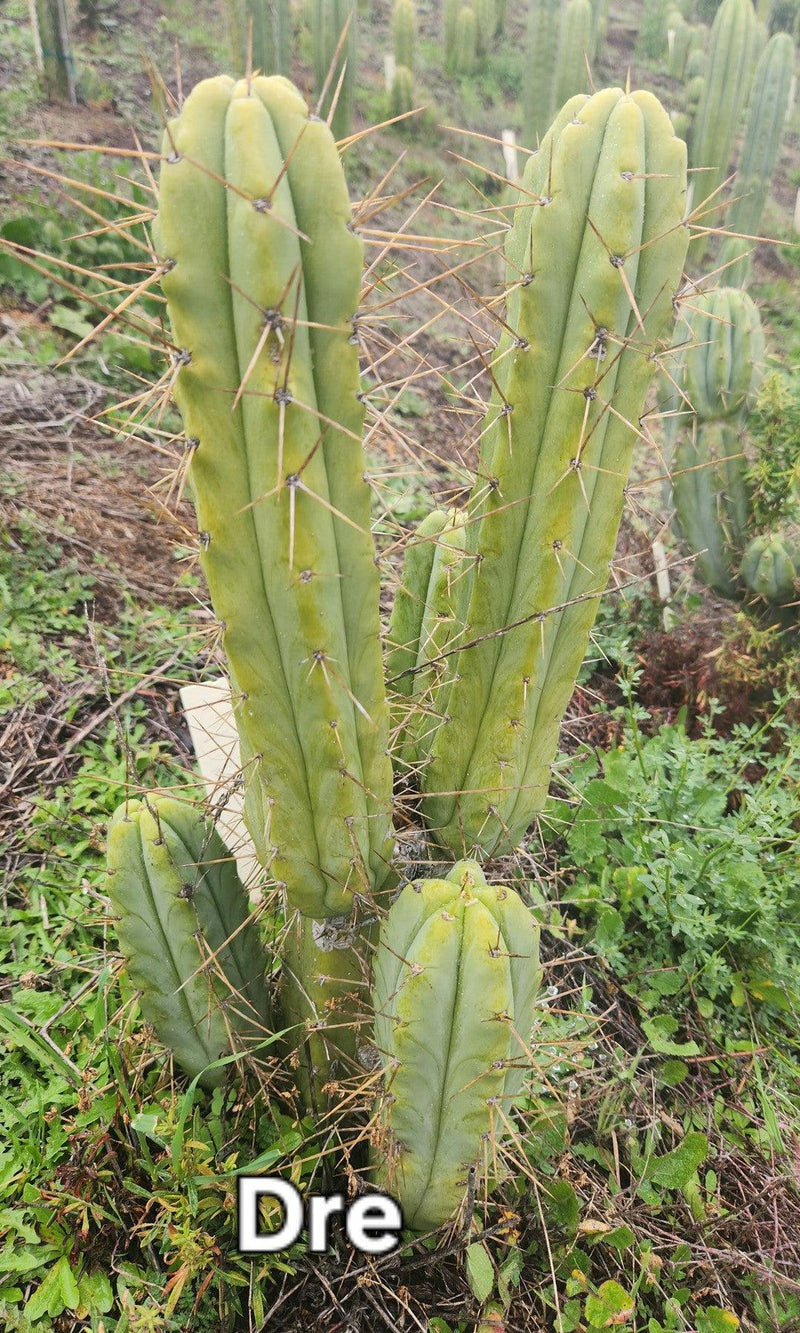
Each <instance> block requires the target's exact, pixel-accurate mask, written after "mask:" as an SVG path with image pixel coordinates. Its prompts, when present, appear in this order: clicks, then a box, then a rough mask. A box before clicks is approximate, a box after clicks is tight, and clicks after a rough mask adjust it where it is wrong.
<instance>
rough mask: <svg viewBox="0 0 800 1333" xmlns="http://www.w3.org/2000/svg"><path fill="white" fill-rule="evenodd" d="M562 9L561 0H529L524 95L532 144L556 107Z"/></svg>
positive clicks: (526, 122) (548, 123)
mask: <svg viewBox="0 0 800 1333" xmlns="http://www.w3.org/2000/svg"><path fill="white" fill-rule="evenodd" d="M559 13H560V4H559V0H530V5H529V8H528V37H527V43H528V45H527V53H526V62H527V77H526V78H525V80H524V84H523V91H522V95H523V111H524V116H525V138H526V141H527V143H528V144H530V145H531V146H532V147H535V146H536V144H538V143H539V142H540V140H542V139H543V138H544V136H545V133H546V131H547V129H548V127H549V125H550V121H551V120H552V119H553V112H554V111H555V72H556V69H557V66H558V36H559Z"/></svg>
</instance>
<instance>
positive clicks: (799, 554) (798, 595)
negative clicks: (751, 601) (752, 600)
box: [741, 526, 800, 609]
mask: <svg viewBox="0 0 800 1333" xmlns="http://www.w3.org/2000/svg"><path fill="white" fill-rule="evenodd" d="M741 576H742V578H743V580H744V582H745V584H746V585H747V587H748V588H749V589H750V591H751V592H752V593H754V594H755V595H756V596H757V597H761V598H763V599H764V601H765V602H770V603H771V604H773V605H774V606H788V605H790V604H793V605H794V607H795V608H796V609H797V608H800V587H799V586H798V581H799V580H800V526H798V527H797V528H796V529H794V530H791V529H789V528H787V529H786V530H785V531H777V532H768V533H763V534H762V535H761V536H760V537H755V538H754V539H753V541H751V542H750V544H749V546H748V547H747V549H746V551H745V553H744V555H743V556H742V564H741Z"/></svg>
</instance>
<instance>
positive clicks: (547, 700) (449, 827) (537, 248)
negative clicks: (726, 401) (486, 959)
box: [422, 89, 688, 855]
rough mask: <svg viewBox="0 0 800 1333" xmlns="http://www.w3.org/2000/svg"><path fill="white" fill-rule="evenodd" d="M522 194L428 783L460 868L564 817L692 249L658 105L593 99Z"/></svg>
mask: <svg viewBox="0 0 800 1333" xmlns="http://www.w3.org/2000/svg"><path fill="white" fill-rule="evenodd" d="M521 189H522V193H521V196H520V202H519V204H518V205H517V206H516V208H515V210H514V222H513V227H512V229H511V232H510V233H509V237H508V240H507V250H506V253H507V258H508V301H507V308H506V316H505V324H504V329H505V332H504V334H503V336H502V338H501V340H500V344H499V349H498V357H497V360H496V363H495V366H494V368H493V380H494V385H495V389H494V393H493V397H492V403H491V406H490V409H489V413H488V416H487V421H486V424H485V425H484V428H483V431H482V440H481V455H480V462H479V467H478V476H479V480H478V482H477V483H476V487H475V489H474V490H473V494H472V497H471V501H470V505H469V506H468V508H469V526H468V531H469V533H470V534H471V535H470V539H469V545H468V553H469V554H470V555H471V556H472V557H474V564H475V574H474V580H473V586H472V591H471V596H470V602H469V608H468V612H467V615H466V622H467V624H468V625H469V638H468V639H466V640H462V641H461V648H460V651H459V652H458V653H457V654H456V661H455V663H454V665H453V674H452V684H451V685H450V688H449V695H448V701H447V709H446V712H445V711H444V710H442V709H439V710H438V711H439V716H440V725H439V727H438V729H437V731H436V734H435V735H434V736H433V738H432V742H431V747H430V755H429V763H428V764H427V766H426V768H425V769H424V771H423V774H422V779H423V793H424V798H425V799H424V801H423V810H424V814H425V818H426V821H427V823H428V826H429V828H430V829H431V831H432V833H433V836H434V838H436V839H437V840H438V841H439V842H440V843H441V845H443V846H444V847H446V848H448V850H449V851H450V852H451V854H463V853H465V852H471V851H472V849H473V848H480V849H481V850H482V852H483V854H485V855H496V854H499V853H500V852H501V851H502V852H508V851H511V850H512V849H513V848H514V847H515V846H516V845H517V843H518V842H519V840H520V838H521V837H522V835H523V834H524V833H525V831H526V830H527V829H528V828H529V827H530V824H531V822H532V820H533V818H534V817H535V815H536V813H537V811H539V810H540V809H541V807H542V804H543V802H544V800H545V799H546V796H547V790H548V786H549V781H550V765H551V763H552V761H553V758H554V756H555V752H556V747H557V742H558V730H559V726H560V722H561V718H562V715H563V713H564V710H565V708H566V706H567V704H568V702H569V699H570V696H571V694H572V690H573V687H574V683H575V678H576V675H577V672H578V669H579V667H580V663H581V660H582V657H583V654H584V651H585V647H586V643H587V641H588V635H589V631H590V629H591V626H592V623H593V621H594V617H595V614H596V610H597V603H598V598H599V597H600V595H601V594H602V592H603V590H604V589H605V586H606V583H607V580H608V574H609V561H610V560H611V558H612V556H613V553H614V547H615V543H616V536H617V531H618V527H619V522H620V518H621V514H622V508H623V505H624V501H625V487H626V482H627V477H628V472H629V468H630V463H631V458H632V453H633V447H634V444H635V442H636V439H637V436H638V430H639V427H638V422H639V418H640V417H641V415H642V412H643V408H644V399H645V394H646V392H647V388H648V385H649V383H650V379H651V377H652V375H653V373H654V370H655V364H656V362H655V360H654V357H655V354H656V353H657V351H658V349H659V347H660V345H661V340H662V339H663V338H664V337H665V336H666V335H667V333H668V330H669V328H670V326H671V323H672V317H673V306H672V301H673V295H674V293H675V291H676V290H677V289H678V287H679V285H680V281H681V274H682V268H683V262H684V258H685V254H686V245H687V239H688V238H687V231H686V228H685V226H684V225H683V218H684V214H685V203H686V198H685V192H686V148H685V145H684V144H683V143H682V142H681V141H680V140H679V139H676V138H675V135H674V133H673V130H672V126H671V124H670V121H669V118H668V116H667V114H666V112H665V111H664V110H663V108H662V107H661V105H660V103H659V102H658V101H657V99H656V98H655V97H653V96H652V94H650V93H644V92H637V93H633V94H630V95H627V94H625V93H623V92H622V91H620V90H619V89H606V90H604V91H603V92H600V93H597V94H595V95H594V96H592V97H578V98H574V99H573V100H572V101H571V102H569V103H568V104H567V106H565V107H564V108H563V109H562V111H561V112H560V114H559V115H558V117H557V118H556V120H555V122H554V124H553V126H552V128H551V130H550V131H549V133H548V134H547V135H546V136H545V139H544V141H543V143H542V145H541V148H540V150H539V152H538V153H534V154H532V155H531V156H530V158H529V159H528V163H527V165H526V169H525V174H524V176H523V180H522V187H521ZM520 275H522V276H520ZM487 478H488V479H491V484H490V485H488V486H487V481H486V479H487Z"/></svg>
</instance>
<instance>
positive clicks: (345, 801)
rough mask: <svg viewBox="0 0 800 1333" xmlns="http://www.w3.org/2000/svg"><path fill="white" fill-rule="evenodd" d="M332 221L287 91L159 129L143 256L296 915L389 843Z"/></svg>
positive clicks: (270, 89) (339, 239)
mask: <svg viewBox="0 0 800 1333" xmlns="http://www.w3.org/2000/svg"><path fill="white" fill-rule="evenodd" d="M349 222H350V205H349V200H348V197H347V190H346V187H345V183H344V178H343V175H342V171H341V167H340V164H339V159H338V154H337V152H336V148H335V145H334V142H333V139H332V137H331V134H330V131H329V130H328V129H327V127H326V126H325V125H324V124H323V123H322V122H321V121H319V120H316V119H314V118H313V117H312V118H309V115H308V110H307V107H306V105H305V103H304V101H303V99H302V98H301V97H300V96H299V94H298V93H297V92H296V91H295V90H294V89H293V88H292V87H291V85H290V84H288V83H287V82H286V80H284V79H281V78H272V79H264V78H256V79H253V80H250V81H243V82H241V83H234V81H233V80H232V79H227V78H217V79H208V80H205V81H204V82H202V83H200V84H198V86H197V87H196V88H195V89H194V91H193V92H192V93H191V94H190V96H189V97H188V98H187V100H186V103H185V105H184V107H183V110H182V112H181V114H180V116H179V117H178V118H177V120H175V121H173V122H171V124H170V125H169V126H168V128H167V132H166V136H165V152H164V160H163V164H162V170H161V182H160V199H159V212H158V226H157V246H158V253H159V254H160V256H161V262H162V264H163V267H164V276H163V290H164V294H165V296H166V298H167V308H168V312H169V317H170V320H171V323H172V329H173V336H174V339H175V342H176V344H177V346H178V347H180V348H181V349H182V350H181V352H180V355H179V356H178V359H177V362H176V366H175V379H174V392H175V397H176V400H177V402H178V405H179V407H180V409H181V413H182V416H183V420H184V425H185V429H186V433H187V436H188V437H189V439H190V441H191V443H192V446H193V448H192V455H191V466H190V474H189V475H190V481H191V487H192V493H193V496H194V500H195V505H196V509H197V517H198V526H199V529H200V532H201V534H202V535H201V551H200V559H201V564H202V567H203V571H204V573H205V576H206V579H207V582H208V586H209V591H210V593H211V599H212V603H213V606H214V609H215V612H216V614H217V616H218V617H219V620H220V622H221V623H222V625H223V627H224V628H223V643H224V647H225V651H226V653H227V657H228V662H229V665H230V675H231V682H232V688H233V698H234V704H235V715H236V721H237V726H238V729H239V735H240V740H241V749H242V759H243V765H244V777H245V781H246V817H247V820H248V826H249V829H250V832H251V835H252V837H253V842H254V844H255V847H256V851H257V853H258V855H259V857H260V859H261V861H262V864H263V865H264V867H265V869H267V870H268V872H269V875H270V877H271V879H272V881H273V882H278V883H283V884H285V886H286V893H287V895H288V899H289V902H290V904H291V905H292V907H294V908H298V909H299V910H300V911H302V912H303V913H304V914H306V915H308V916H313V917H325V916H328V915H335V914H337V913H342V912H348V911H349V910H350V907H351V904H352V902H353V896H354V894H356V893H357V894H359V895H363V894H366V895H369V894H370V893H371V892H372V891H373V889H375V888H376V887H378V886H379V885H380V883H381V882H382V880H383V878H384V876H385V874H386V868H387V864H388V855H389V851H390V847H391V842H390V838H389V810H390V799H391V773H390V764H389V760H388V759H387V757H386V746H387V735H388V713H387V709H386V704H385V695H384V685H383V676H382V669H381V652H380V642H379V632H380V631H379V620H378V574H377V570H376V568H375V563H374V551H373V545H372V538H371V531H370V500H369V488H368V485H367V483H366V481H365V480H364V470H365V465H364V457H363V452H362V448H361V442H360V431H361V424H362V418H363V407H362V405H361V401H360V397H359V380H358V361H357V353H356V348H355V345H354V343H355V338H354V333H353V328H354V323H353V321H354V318H355V316H356V314H357V308H358V293H359V283H360V274H361V262H362V248H361V244H360V242H359V241H358V240H357V238H356V237H355V236H354V234H353V232H352V230H351V229H350V226H349Z"/></svg>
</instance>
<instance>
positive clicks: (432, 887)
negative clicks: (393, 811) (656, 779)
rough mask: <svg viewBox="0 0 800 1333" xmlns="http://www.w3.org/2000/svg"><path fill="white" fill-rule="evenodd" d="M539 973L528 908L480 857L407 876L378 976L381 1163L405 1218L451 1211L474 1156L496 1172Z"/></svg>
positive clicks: (382, 1182)
mask: <svg viewBox="0 0 800 1333" xmlns="http://www.w3.org/2000/svg"><path fill="white" fill-rule="evenodd" d="M540 980H541V973H540V969H539V930H538V926H537V925H536V923H535V921H534V919H533V916H532V914H531V912H530V910H529V908H527V907H526V906H525V905H524V903H523V902H522V900H521V899H520V898H519V897H518V896H517V894H516V893H514V891H513V890H512V889H508V888H502V887H499V886H495V885H492V886H489V885H487V884H486V881H485V879H484V877H483V875H482V873H481V871H480V868H479V867H478V866H477V865H476V864H475V863H474V862H462V863H461V864H460V865H456V866H455V867H454V868H453V870H452V871H451V873H450V874H449V875H448V877H447V879H446V880H440V879H428V880H417V881H416V882H415V883H413V884H408V885H406V887H405V888H404V889H403V892H402V893H401V895H400V897H399V898H398V899H397V901H396V902H395V903H394V904H393V906H392V907H391V909H390V911H389V913H388V915H387V917H386V918H385V920H384V922H383V925H382V928H381V936H380V943H379V946H378V951H377V955H376V960H375V981H374V987H373V1004H374V1009H375V1044H376V1046H377V1048H378V1053H379V1055H380V1059H381V1062H382V1065H383V1069H384V1094H383V1097H382V1098H381V1099H380V1101H379V1106H378V1110H377V1112H376V1120H377V1127H376V1130H375V1134H374V1141H375V1147H376V1151H375V1153H374V1163H375V1177H376V1181H377V1183H378V1185H379V1186H381V1187H382V1188H383V1189H386V1190H388V1191H389V1192H390V1193H391V1194H392V1195H394V1197H395V1198H397V1199H398V1200H399V1202H400V1204H401V1207H402V1209H403V1217H404V1221H405V1225H406V1226H408V1227H411V1228H412V1229H414V1230H417V1231H424V1230H428V1229H429V1228H431V1227H437V1226H440V1225H441V1224H442V1223H443V1222H446V1221H448V1219H449V1218H451V1217H452V1216H453V1215H454V1214H455V1213H456V1212H457V1210H458V1208H459V1205H460V1203H461V1202H462V1200H463V1198H464V1196H465V1193H466V1189H467V1182H468V1175H469V1169H470V1167H471V1166H477V1167H478V1168H479V1169H481V1168H482V1169H483V1170H484V1172H485V1174H487V1175H488V1174H489V1171H488V1170H487V1169H486V1162H487V1160H488V1159H490V1158H491V1159H492V1160H493V1159H494V1155H495V1148H496V1145H497V1144H498V1143H499V1142H500V1141H501V1140H502V1139H503V1138H504V1137H506V1135H507V1130H506V1123H507V1121H508V1119H509V1117H510V1114H511V1109H512V1103H513V1099H514V1097H516V1096H517V1095H518V1094H519V1091H520V1089H521V1087H522V1083H523V1079H524V1074H525V1070H526V1068H527V1067H529V1064H530V1033H531V1028H532V1026H533V1017H534V1004H535V1000H536V994H537V991H538V989H539V984H540ZM495 1108H497V1109H495Z"/></svg>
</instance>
